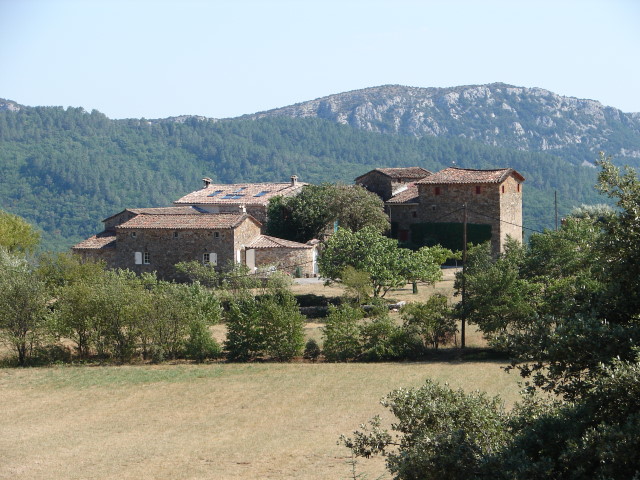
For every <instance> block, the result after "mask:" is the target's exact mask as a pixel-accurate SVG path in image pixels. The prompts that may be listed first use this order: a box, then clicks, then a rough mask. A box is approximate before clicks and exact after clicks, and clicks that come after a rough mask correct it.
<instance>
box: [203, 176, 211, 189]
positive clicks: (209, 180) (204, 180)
mask: <svg viewBox="0 0 640 480" xmlns="http://www.w3.org/2000/svg"><path fill="white" fill-rule="evenodd" d="M202 181H203V182H204V187H203V188H207V187H208V186H209V185H211V182H212V181H213V180H211V179H210V178H209V177H204V178H203V179H202Z"/></svg>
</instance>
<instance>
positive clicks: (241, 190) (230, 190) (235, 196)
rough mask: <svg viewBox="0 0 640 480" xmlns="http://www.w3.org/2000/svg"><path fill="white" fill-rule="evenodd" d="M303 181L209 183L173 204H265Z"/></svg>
mask: <svg viewBox="0 0 640 480" xmlns="http://www.w3.org/2000/svg"><path fill="white" fill-rule="evenodd" d="M305 185H307V184H306V183H304V182H296V183H295V185H294V184H293V183H292V182H286V183H234V184H231V185H229V184H209V185H207V186H206V187H204V188H202V189H200V190H196V191H195V192H191V193H189V194H187V195H185V196H184V197H182V198H180V199H178V200H176V201H175V202H173V203H174V204H175V205H193V204H195V205H198V204H203V205H204V204H206V205H216V204H217V205H237V204H242V205H267V204H268V203H269V200H270V199H271V198H273V197H275V196H283V197H286V196H289V195H292V194H293V193H295V192H297V191H298V190H300V189H301V188H302V187H303V186H305Z"/></svg>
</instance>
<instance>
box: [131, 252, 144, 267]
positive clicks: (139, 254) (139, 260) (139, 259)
mask: <svg viewBox="0 0 640 480" xmlns="http://www.w3.org/2000/svg"><path fill="white" fill-rule="evenodd" d="M133 262H134V263H135V264H136V265H142V252H134V254H133Z"/></svg>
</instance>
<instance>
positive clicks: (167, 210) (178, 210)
mask: <svg viewBox="0 0 640 480" xmlns="http://www.w3.org/2000/svg"><path fill="white" fill-rule="evenodd" d="M125 212H131V213H135V214H136V215H143V214H152V215H193V214H196V213H201V212H200V210H198V209H197V208H195V207H189V206H181V207H152V208H125V209H124V210H122V211H121V212H118V213H116V214H114V215H111V216H110V217H107V218H105V219H104V220H103V222H108V221H109V220H111V219H112V218H113V217H117V216H118V215H122V214H123V213H125Z"/></svg>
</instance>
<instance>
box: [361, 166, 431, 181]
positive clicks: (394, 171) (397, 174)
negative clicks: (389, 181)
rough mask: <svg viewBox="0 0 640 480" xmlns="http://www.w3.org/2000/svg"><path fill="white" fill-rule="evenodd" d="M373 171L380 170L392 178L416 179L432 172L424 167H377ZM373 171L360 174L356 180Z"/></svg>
mask: <svg viewBox="0 0 640 480" xmlns="http://www.w3.org/2000/svg"><path fill="white" fill-rule="evenodd" d="M371 172H380V173H382V174H383V175H386V176H387V177H390V178H412V179H415V180H419V179H421V178H424V177H426V176H428V175H431V174H432V173H431V172H430V171H429V170H427V169H425V168H422V167H397V168H376V169H374V170H371ZM371 172H367V173H365V174H364V175H360V176H359V177H358V178H356V181H357V180H358V179H360V178H362V177H364V176H366V175H368V174H369V173H371Z"/></svg>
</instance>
